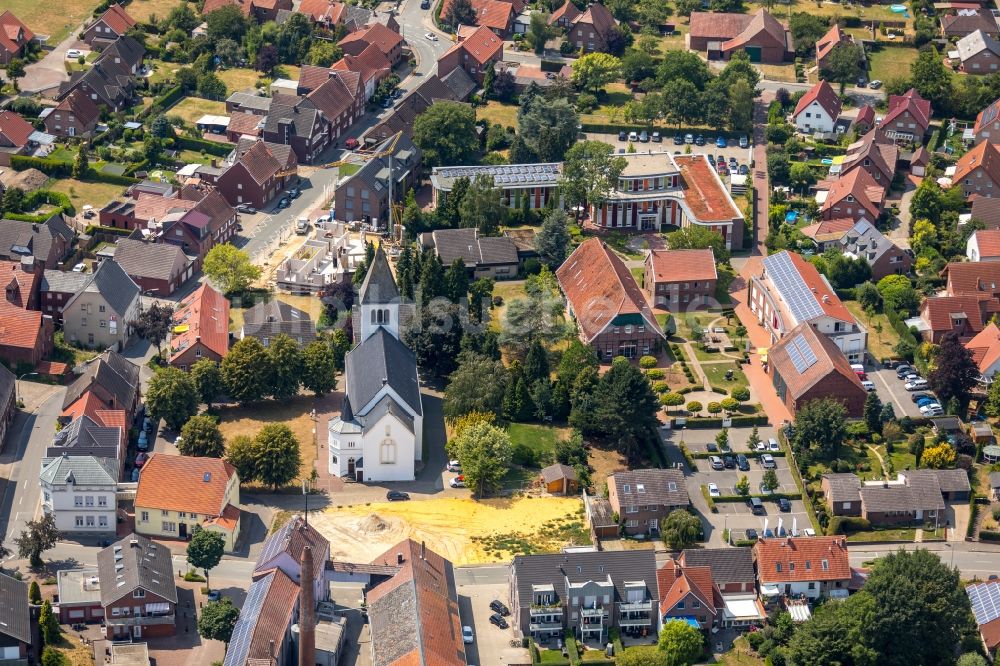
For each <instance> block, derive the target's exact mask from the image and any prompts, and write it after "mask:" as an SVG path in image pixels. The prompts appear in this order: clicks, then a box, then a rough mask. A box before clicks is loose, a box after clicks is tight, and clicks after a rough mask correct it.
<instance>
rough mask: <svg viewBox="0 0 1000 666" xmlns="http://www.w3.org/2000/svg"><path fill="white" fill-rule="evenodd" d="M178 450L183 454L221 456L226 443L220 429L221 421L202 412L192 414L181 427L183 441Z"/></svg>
mask: <svg viewBox="0 0 1000 666" xmlns="http://www.w3.org/2000/svg"><path fill="white" fill-rule="evenodd" d="M177 450H178V451H179V452H180V454H181V455H182V456H195V457H202V458H221V457H222V456H223V454H224V453H225V452H226V445H225V442H224V441H223V439H222V431H221V430H219V421H218V419H216V418H215V417H214V416H209V415H208V414H200V415H198V416H192V417H191V418H190V419H188V422H187V423H185V424H184V427H183V428H181V441H180V443H179V444H178V445H177Z"/></svg>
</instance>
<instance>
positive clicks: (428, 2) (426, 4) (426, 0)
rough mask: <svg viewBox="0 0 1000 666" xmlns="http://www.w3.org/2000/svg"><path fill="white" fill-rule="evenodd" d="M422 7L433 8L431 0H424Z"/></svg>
mask: <svg viewBox="0 0 1000 666" xmlns="http://www.w3.org/2000/svg"><path fill="white" fill-rule="evenodd" d="M420 8H421V9H430V8H431V0H423V1H422V2H421V3H420Z"/></svg>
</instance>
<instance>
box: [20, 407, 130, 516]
mask: <svg viewBox="0 0 1000 666" xmlns="http://www.w3.org/2000/svg"><path fill="white" fill-rule="evenodd" d="M84 418H86V417H84ZM118 469H119V466H118V460H117V459H116V458H98V457H95V456H89V455H72V456H71V455H70V454H69V452H68V451H67V452H64V453H63V454H62V455H61V456H57V457H55V458H43V459H42V473H41V474H40V475H39V485H41V487H42V511H43V512H44V513H45V515H47V516H52V517H53V519H54V520H55V524H56V529H58V530H59V531H60V532H62V533H63V534H104V535H109V534H110V535H113V534H114V533H115V529H116V528H117V525H118V521H117V514H118V512H117V509H118V505H117V500H116V499H115V497H116V495H115V493H116V492H117V490H118Z"/></svg>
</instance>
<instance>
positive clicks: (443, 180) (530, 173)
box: [431, 162, 562, 208]
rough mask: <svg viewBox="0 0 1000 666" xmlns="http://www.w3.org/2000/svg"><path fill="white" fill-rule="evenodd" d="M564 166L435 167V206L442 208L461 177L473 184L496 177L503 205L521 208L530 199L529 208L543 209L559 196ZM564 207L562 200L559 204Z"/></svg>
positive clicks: (433, 177)
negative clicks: (480, 177) (478, 178)
mask: <svg viewBox="0 0 1000 666" xmlns="http://www.w3.org/2000/svg"><path fill="white" fill-rule="evenodd" d="M561 172H562V163H560V162H548V163H544V164H504V165H497V166H454V167H434V169H432V170H431V186H432V187H433V188H434V205H435V207H436V206H440V205H442V204H443V203H444V202H445V200H446V199H447V198H448V194H449V193H450V192H451V190H452V188H453V187H454V186H455V181H457V180H458V179H459V178H468V179H469V180H470V181H473V180H475V179H476V178H477V177H479V176H489V177H491V178H493V185H494V186H495V187H497V188H499V189H500V191H501V192H502V195H501V196H502V197H503V200H504V203H506V204H507V205H508V206H510V207H511V208H520V207H521V206H522V203H521V201H522V199H523V198H524V197H528V206H529V207H530V208H543V207H545V206H547V205H548V203H549V200H550V199H552V198H553V197H559V193H558V186H559V175H560V173H561ZM556 203H557V205H562V198H561V197H559V198H558V199H557V201H556Z"/></svg>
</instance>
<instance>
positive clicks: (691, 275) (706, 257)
mask: <svg viewBox="0 0 1000 666" xmlns="http://www.w3.org/2000/svg"><path fill="white" fill-rule="evenodd" d="M647 260H648V262H649V263H650V265H651V266H652V268H653V279H654V280H655V281H656V282H689V281H692V280H717V279H718V277H719V274H718V273H717V272H716V270H715V255H714V254H713V253H712V250H711V248H705V249H703V250H650V251H649V254H648V255H647Z"/></svg>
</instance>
